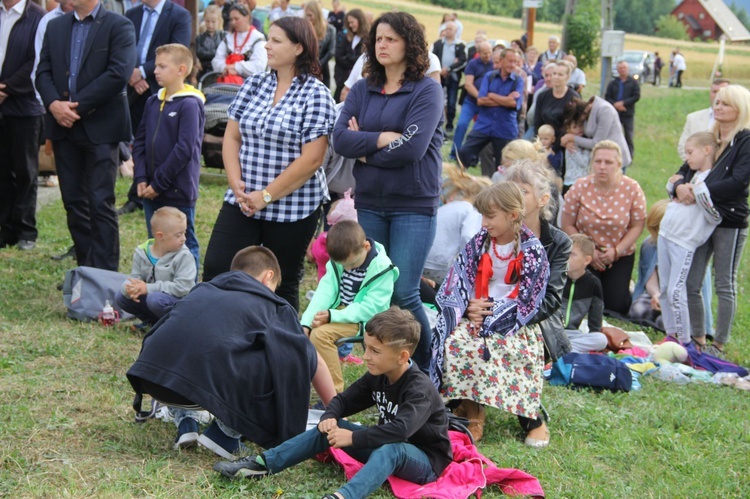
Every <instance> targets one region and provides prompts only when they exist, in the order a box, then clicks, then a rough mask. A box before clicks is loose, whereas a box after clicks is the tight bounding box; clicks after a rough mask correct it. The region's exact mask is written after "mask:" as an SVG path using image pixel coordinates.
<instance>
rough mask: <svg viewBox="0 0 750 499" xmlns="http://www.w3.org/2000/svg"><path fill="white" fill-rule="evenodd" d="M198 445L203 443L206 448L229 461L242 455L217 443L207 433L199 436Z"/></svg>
mask: <svg viewBox="0 0 750 499" xmlns="http://www.w3.org/2000/svg"><path fill="white" fill-rule="evenodd" d="M198 445H201V446H203V447H205V448H206V449H208V450H210V451H211V452H213V453H214V454H216V455H218V456H220V457H223V458H224V459H226V460H227V461H236V460H237V459H239V458H240V457H241V456H238V455H235V454H232V453H231V452H227V450H226V449H225V448H224V447H222V446H221V445H219V444H217V443H216V442H214V441H213V440H211V439H210V438H208V437H207V436H206V435H201V436H199V437H198ZM240 449H242V446H240Z"/></svg>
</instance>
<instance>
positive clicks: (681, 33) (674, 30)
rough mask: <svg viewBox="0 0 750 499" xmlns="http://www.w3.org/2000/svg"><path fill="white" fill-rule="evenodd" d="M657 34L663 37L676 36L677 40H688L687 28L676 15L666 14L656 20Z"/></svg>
mask: <svg viewBox="0 0 750 499" xmlns="http://www.w3.org/2000/svg"><path fill="white" fill-rule="evenodd" d="M655 34H656V36H658V37H661V38H674V39H675V40H687V39H688V38H689V37H688V34H687V28H686V27H685V25H684V24H682V21H680V20H679V19H677V18H676V17H674V16H672V15H669V14H665V15H663V16H661V17H660V18H659V19H657V20H656V33H655Z"/></svg>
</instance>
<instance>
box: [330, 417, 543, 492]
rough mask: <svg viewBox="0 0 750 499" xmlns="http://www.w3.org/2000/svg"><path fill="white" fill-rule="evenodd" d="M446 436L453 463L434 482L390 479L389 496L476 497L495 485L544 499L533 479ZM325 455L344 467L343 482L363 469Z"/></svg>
mask: <svg viewBox="0 0 750 499" xmlns="http://www.w3.org/2000/svg"><path fill="white" fill-rule="evenodd" d="M449 434H450V439H451V444H452V445H453V462H452V463H451V464H450V465H448V467H447V468H446V469H445V471H443V474H442V475H441V476H440V478H438V479H437V481H436V482H432V483H428V484H425V485H417V484H415V483H411V482H407V481H406V480H402V479H400V478H396V477H394V476H392V477H390V478H388V482H389V483H390V484H391V489H392V490H393V495H395V496H396V497H398V498H399V499H420V498H423V497H430V498H435V499H458V498H467V497H469V496H470V495H472V494H476V496H477V498H480V497H482V489H484V488H485V487H487V486H488V485H492V484H497V485H498V486H499V487H500V490H502V491H503V493H505V494H507V495H524V496H532V497H544V491H543V490H542V486H541V485H540V484H539V481H538V480H537V479H536V478H534V477H533V476H531V475H529V474H528V473H524V472H523V471H520V470H516V469H512V468H504V469H500V468H498V467H497V466H495V465H494V464H493V463H492V461H490V460H489V459H487V458H486V457H484V456H483V455H482V454H480V453H479V451H478V450H477V448H476V447H475V446H474V445H472V444H471V441H470V440H469V437H467V436H466V435H464V434H463V433H459V432H455V431H450V432H449ZM329 452H330V454H331V456H332V457H333V459H334V460H335V461H336V462H338V463H339V464H340V465H341V466H342V467H343V468H344V473H345V474H346V478H347V479H351V478H352V477H353V476H354V475H355V473H357V472H358V471H359V470H360V468H362V466H363V464H362V463H360V462H359V461H357V460H355V459H354V458H353V457H351V456H350V455H349V454H347V453H346V452H344V451H343V450H341V449H330V450H329Z"/></svg>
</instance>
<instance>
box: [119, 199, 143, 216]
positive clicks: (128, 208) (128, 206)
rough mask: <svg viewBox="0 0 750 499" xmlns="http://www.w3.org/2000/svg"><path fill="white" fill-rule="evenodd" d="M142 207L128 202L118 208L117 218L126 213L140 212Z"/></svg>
mask: <svg viewBox="0 0 750 499" xmlns="http://www.w3.org/2000/svg"><path fill="white" fill-rule="evenodd" d="M142 209H143V207H142V206H138V203H136V202H134V201H128V202H127V203H125V204H124V205H122V206H120V208H119V209H118V210H117V216H118V217H119V216H122V215H127V214H128V213H133V212H134V211H136V210H142Z"/></svg>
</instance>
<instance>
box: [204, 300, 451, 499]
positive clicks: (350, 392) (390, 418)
mask: <svg viewBox="0 0 750 499" xmlns="http://www.w3.org/2000/svg"><path fill="white" fill-rule="evenodd" d="M420 329H421V328H420V325H419V323H418V322H417V321H416V319H414V316H413V315H412V314H411V313H410V312H408V311H406V310H401V309H399V308H398V307H391V308H390V309H389V310H387V311H385V312H382V313H380V314H378V315H376V316H375V317H373V318H372V319H370V321H368V323H367V326H366V328H365V337H364V341H365V355H364V359H365V362H366V363H367V370H368V372H367V373H366V374H365V375H364V376H362V377H361V378H360V379H359V380H357V381H356V382H355V383H354V384H352V386H350V387H349V388H348V389H347V390H346V391H345V392H344V393H340V394H339V395H337V396H336V397H334V399H333V400H332V401H331V404H330V405H329V406H328V410H327V411H326V412H325V413H324V414H323V416H321V418H320V423H318V427H317V428H313V429H310V430H308V431H306V432H305V433H303V434H301V435H298V436H296V437H294V438H292V439H291V440H288V441H286V442H284V443H283V444H281V445H280V446H278V447H275V448H272V449H268V450H266V451H265V452H263V453H262V454H260V455H258V456H248V457H246V458H244V459H241V460H239V461H236V462H227V461H224V462H219V463H217V464H216V465H215V466H214V470H216V471H218V472H220V473H221V474H222V475H224V476H227V477H229V478H241V477H253V478H257V477H262V476H265V475H268V474H271V473H279V472H281V471H282V470H284V469H286V468H289V467H290V466H294V465H295V464H297V463H301V462H302V461H304V460H306V459H309V458H311V457H313V456H315V455H316V454H318V453H320V452H323V451H325V450H326V449H328V448H330V447H334V448H337V449H343V450H344V451H345V452H346V453H347V454H349V455H350V456H352V457H353V458H355V459H357V460H358V461H361V462H363V463H365V465H364V467H362V469H360V470H359V472H358V473H357V474H356V475H354V477H352V479H351V481H349V482H348V483H347V484H345V485H344V486H343V487H341V488H339V489H338V490H337V491H336V492H334V493H333V494H327V495H326V496H325V498H324V499H344V498H346V499H351V498H360V497H367V496H369V495H370V494H371V493H373V492H374V491H375V490H377V489H378V488H379V487H380V486H381V484H383V482H385V480H386V479H387V478H388V477H389V476H390V475H394V476H397V477H399V478H402V479H404V480H408V481H410V482H414V483H417V484H422V485H423V484H425V483H429V482H433V481H435V480H437V478H438V477H439V476H440V475H441V474H442V472H443V470H444V469H445V468H446V467H447V466H448V464H450V462H451V461H452V460H453V453H452V450H451V443H450V440H449V438H448V417H447V413H446V410H445V405H444V404H443V401H442V399H441V398H440V395H438V392H437V390H436V389H435V387H434V386H433V384H432V382H431V381H430V379H429V378H428V377H427V376H426V375H425V374H424V373H422V372H421V371H420V370H419V368H418V367H417V366H416V364H413V363H412V362H411V360H410V357H411V355H412V353H413V352H414V349H415V348H416V347H417V343H418V342H419V337H420ZM373 405H376V406H377V408H378V412H379V414H380V418H379V420H378V425H377V426H372V427H367V426H362V425H357V424H353V423H351V422H349V421H347V420H346V419H344V418H346V417H347V416H351V415H353V414H356V413H358V412H360V411H363V410H365V409H367V408H368V407H371V406H373Z"/></svg>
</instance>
